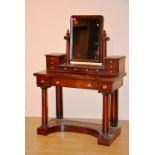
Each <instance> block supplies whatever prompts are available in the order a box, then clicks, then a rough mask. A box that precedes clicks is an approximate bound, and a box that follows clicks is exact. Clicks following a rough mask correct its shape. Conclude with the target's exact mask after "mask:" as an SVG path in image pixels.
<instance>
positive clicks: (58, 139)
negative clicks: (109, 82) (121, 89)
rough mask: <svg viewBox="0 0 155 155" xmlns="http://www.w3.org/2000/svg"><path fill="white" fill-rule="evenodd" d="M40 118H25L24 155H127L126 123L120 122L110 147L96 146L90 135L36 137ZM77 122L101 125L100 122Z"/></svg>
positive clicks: (53, 134)
mask: <svg viewBox="0 0 155 155" xmlns="http://www.w3.org/2000/svg"><path fill="white" fill-rule="evenodd" d="M40 120H41V119H40V118H32V117H27V118H26V135H25V136H26V148H25V149H26V155H51V154H52V155H87V154H89V155H100V154H102V155H128V154H129V153H128V139H129V138H128V121H120V126H121V127H122V131H121V135H120V136H119V137H118V138H117V139H116V140H115V141H114V142H113V143H112V145H111V146H110V147H106V146H103V145H97V143H96V138H95V137H93V136H90V135H85V134H79V133H72V132H63V133H61V132H57V133H52V134H49V135H48V136H41V135H37V133H36V127H38V126H39V125H40ZM74 120H75V119H74ZM76 120H77V121H79V120H80V121H83V122H91V123H96V124H101V123H102V120H83V119H76Z"/></svg>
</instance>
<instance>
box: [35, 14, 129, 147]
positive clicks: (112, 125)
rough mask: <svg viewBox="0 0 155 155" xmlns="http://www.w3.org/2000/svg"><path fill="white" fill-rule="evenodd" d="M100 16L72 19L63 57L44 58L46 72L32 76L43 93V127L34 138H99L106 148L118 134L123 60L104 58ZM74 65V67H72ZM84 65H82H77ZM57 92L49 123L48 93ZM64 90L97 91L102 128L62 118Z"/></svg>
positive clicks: (110, 57) (59, 55)
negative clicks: (100, 99)
mask: <svg viewBox="0 0 155 155" xmlns="http://www.w3.org/2000/svg"><path fill="white" fill-rule="evenodd" d="M103 19H104V18H103V16H98V15H91V16H88V15H87V16H85V15H83V16H71V19H70V25H71V27H70V33H69V30H67V33H66V36H65V37H64V39H66V54H63V53H61V54H60V53H51V54H47V55H46V70H43V71H40V72H37V73H34V75H35V76H36V81H37V86H38V87H40V88H41V90H42V123H41V126H40V127H38V128H37V134H39V135H48V134H50V133H53V132H59V131H61V132H64V131H69V132H78V133H85V134H89V135H92V136H95V137H97V138H98V144H101V145H106V146H109V145H110V144H111V143H112V142H113V141H114V140H115V138H116V137H117V136H118V135H119V134H120V132H121V128H120V127H119V126H118V97H119V94H118V89H119V88H120V87H121V86H122V85H123V77H124V76H125V75H126V73H125V56H107V52H106V45H107V41H108V40H109V37H107V35H106V32H105V30H104V28H103ZM75 62H76V63H75ZM78 62H85V63H82V64H81V63H78ZM52 86H55V88H56V118H55V119H52V120H49V121H48V103H47V89H48V88H50V87H52ZM63 87H70V88H82V89H92V90H97V91H98V92H99V93H101V95H102V96H103V108H102V124H92V123H82V122H77V121H71V120H66V119H64V118H63V90H62V88H63Z"/></svg>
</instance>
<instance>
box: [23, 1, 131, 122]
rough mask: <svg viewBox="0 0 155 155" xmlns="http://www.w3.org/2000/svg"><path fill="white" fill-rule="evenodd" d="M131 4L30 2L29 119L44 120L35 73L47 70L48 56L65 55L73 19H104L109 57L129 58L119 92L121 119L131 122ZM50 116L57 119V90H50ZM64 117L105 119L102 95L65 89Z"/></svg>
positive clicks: (28, 33) (27, 35)
mask: <svg viewBox="0 0 155 155" xmlns="http://www.w3.org/2000/svg"><path fill="white" fill-rule="evenodd" d="M128 7H129V6H128V0H26V55H25V56H26V86H25V88H26V98H25V99H26V116H41V89H40V88H38V87H37V86H36V79H35V77H34V76H33V73H34V72H37V71H40V70H43V69H45V56H44V55H45V54H47V53H52V52H60V53H65V49H66V47H65V43H66V42H65V40H64V39H63V37H64V35H65V33H66V30H67V29H69V27H70V16H71V15H82V14H83V15H103V16H104V21H105V22H104V27H105V30H106V31H107V34H108V36H110V41H109V42H108V44H107V47H108V49H107V53H108V55H125V56H126V57H127V58H126V72H127V76H126V77H125V78H124V85H123V86H122V87H121V88H120V89H119V118H120V119H122V120H128V118H129V98H128V97H129V96H128V95H129V94H128V84H129V82H128V51H129V46H128V39H129V36H128V26H129V21H128V20H129V19H128V9H129V8H128ZM48 95H49V96H48V98H49V101H48V103H49V116H50V117H55V88H54V87H52V88H50V89H49V90H48ZM63 98H64V117H72V118H74V117H75V118H99V119H100V118H102V95H101V94H99V93H98V92H97V91H94V90H82V89H73V88H63Z"/></svg>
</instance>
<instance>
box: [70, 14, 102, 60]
mask: <svg viewBox="0 0 155 155" xmlns="http://www.w3.org/2000/svg"><path fill="white" fill-rule="evenodd" d="M101 26H102V21H101V18H99V17H98V18H90V17H81V16H72V17H71V40H70V41H71V53H70V54H71V60H72V61H90V62H98V61H99V47H100V46H99V44H100V31H101Z"/></svg>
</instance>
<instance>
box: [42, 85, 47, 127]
mask: <svg viewBox="0 0 155 155" xmlns="http://www.w3.org/2000/svg"><path fill="white" fill-rule="evenodd" d="M41 90H42V127H43V128H47V127H48V103H47V88H45V87H42V88H41Z"/></svg>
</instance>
